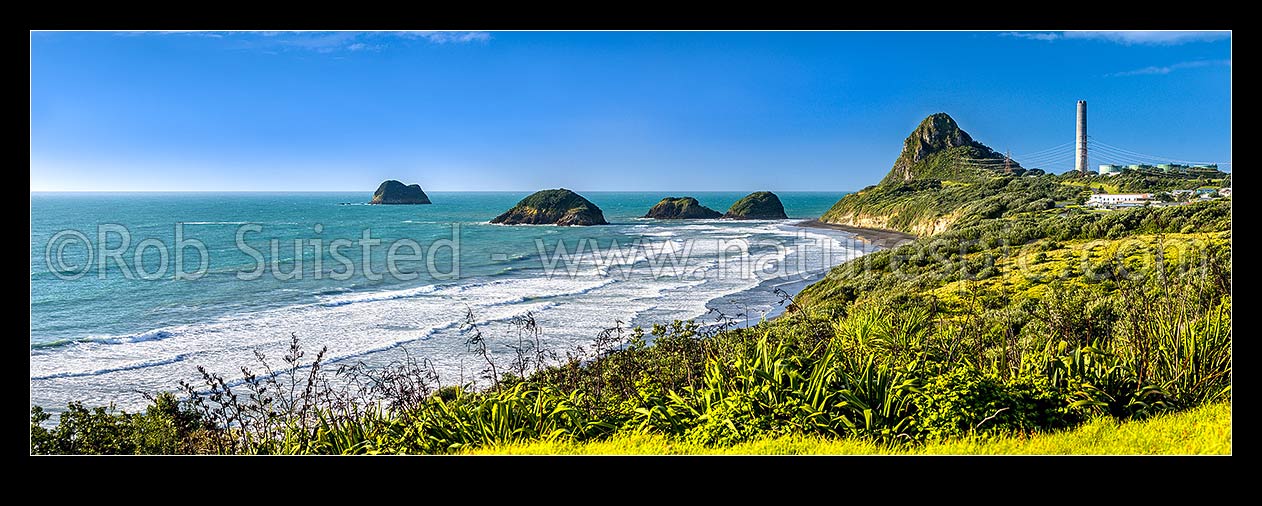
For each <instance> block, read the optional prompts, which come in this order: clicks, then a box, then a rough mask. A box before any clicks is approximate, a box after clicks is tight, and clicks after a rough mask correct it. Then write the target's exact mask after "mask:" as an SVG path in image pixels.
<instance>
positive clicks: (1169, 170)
mask: <svg viewBox="0 0 1262 506" xmlns="http://www.w3.org/2000/svg"><path fill="white" fill-rule="evenodd" d="M1126 171H1132V172H1148V173H1153V172H1163V173H1166V174H1187V173H1191V172H1217V171H1218V164H1216V163H1211V164H1205V165H1183V164H1178V163H1159V164H1157V165H1148V164H1144V163H1133V164H1130V165H1116V164H1111V163H1105V164H1100V168H1099V174H1100V175H1101V176H1116V175H1118V174H1121V173H1123V172H1126Z"/></svg>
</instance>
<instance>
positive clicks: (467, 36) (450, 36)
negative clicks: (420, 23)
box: [399, 31, 491, 44]
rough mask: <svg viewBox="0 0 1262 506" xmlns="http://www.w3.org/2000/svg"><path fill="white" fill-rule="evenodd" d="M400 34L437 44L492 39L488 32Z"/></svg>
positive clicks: (417, 32) (420, 32) (419, 32)
mask: <svg viewBox="0 0 1262 506" xmlns="http://www.w3.org/2000/svg"><path fill="white" fill-rule="evenodd" d="M399 34H400V35H403V36H411V37H412V38H420V39H425V40H428V41H430V42H433V43H435V44H446V43H448V42H455V43H466V42H486V41H489V40H491V34H489V33H487V32H426V31H414V32H400V33H399Z"/></svg>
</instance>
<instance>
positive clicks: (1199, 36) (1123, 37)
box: [1064, 30, 1231, 46]
mask: <svg viewBox="0 0 1262 506" xmlns="http://www.w3.org/2000/svg"><path fill="white" fill-rule="evenodd" d="M1064 37H1065V38H1066V39H1092V40H1105V41H1109V42H1116V43H1118V44H1125V45H1128V46H1129V45H1133V44H1146V45H1175V44H1184V43H1187V42H1208V41H1213V40H1222V39H1228V38H1231V32H1228V31H1177V30H1132V31H1116V32H1110V31H1095V32H1065V33H1064Z"/></svg>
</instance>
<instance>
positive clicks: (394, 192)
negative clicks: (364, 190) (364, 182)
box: [368, 179, 430, 205]
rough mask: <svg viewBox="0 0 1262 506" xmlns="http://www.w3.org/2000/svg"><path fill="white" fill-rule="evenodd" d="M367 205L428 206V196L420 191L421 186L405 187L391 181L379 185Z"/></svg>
mask: <svg viewBox="0 0 1262 506" xmlns="http://www.w3.org/2000/svg"><path fill="white" fill-rule="evenodd" d="M368 203H369V204H385V205H406V204H429V203H430V201H429V195H426V194H425V191H424V190H422V189H421V185H419V184H412V185H405V184H403V183H401V182H399V181H395V180H393V179H390V180H387V181H385V182H382V183H381V186H378V187H377V191H375V192H373V194H372V200H371V201H369V202H368Z"/></svg>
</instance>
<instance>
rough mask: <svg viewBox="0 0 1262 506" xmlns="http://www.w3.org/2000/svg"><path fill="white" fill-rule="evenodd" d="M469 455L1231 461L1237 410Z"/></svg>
mask: <svg viewBox="0 0 1262 506" xmlns="http://www.w3.org/2000/svg"><path fill="white" fill-rule="evenodd" d="M465 454H469V455H1230V454H1231V404H1230V403H1227V402H1220V403H1216V404H1207V405H1203V406H1200V407H1197V408H1194V409H1191V410H1188V411H1183V412H1179V413H1172V414H1166V415H1160V416H1156V417H1153V418H1150V419H1147V420H1142V421H1130V422H1121V423H1119V422H1117V421H1115V420H1114V419H1112V418H1098V419H1095V420H1092V421H1091V422H1088V423H1087V424H1085V425H1082V426H1080V427H1078V428H1076V429H1074V430H1070V431H1065V432H1058V433H1052V434H1039V435H1034V436H1032V437H1021V436H1006V437H1000V438H993V439H989V440H958V441H947V442H943V443H934V444H929V445H924V446H917V447H903V448H899V447H891V446H885V445H879V444H876V443H871V442H867V441H861V440H852V439H822V438H815V437H803V436H786V437H781V438H776V439H765V440H760V441H753V442H749V443H741V444H737V445H733V446H727V447H710V446H703V445H698V444H693V443H688V442H683V441H679V440H672V439H669V438H666V437H663V436H656V435H632V436H619V437H615V438H613V439H611V440H608V441H598V442H590V443H577V444H576V443H568V442H560V441H553V442H537V443H529V444H523V445H508V446H499V447H488V448H479V449H476V450H471V451H468V452H465Z"/></svg>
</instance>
